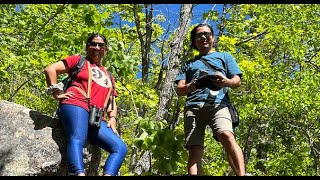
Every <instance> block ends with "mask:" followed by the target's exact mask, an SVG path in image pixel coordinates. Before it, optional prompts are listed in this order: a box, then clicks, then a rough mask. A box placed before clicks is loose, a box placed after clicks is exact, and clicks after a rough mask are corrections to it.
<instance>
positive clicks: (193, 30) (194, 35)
mask: <svg viewBox="0 0 320 180" xmlns="http://www.w3.org/2000/svg"><path fill="white" fill-rule="evenodd" d="M203 26H207V27H208V28H209V29H210V31H211V32H212V36H214V32H213V29H212V26H210V25H209V24H198V25H196V26H195V27H194V28H193V29H192V30H191V33H190V39H191V44H190V48H191V49H195V50H198V48H197V46H196V45H195V38H196V32H197V29H198V27H203Z"/></svg>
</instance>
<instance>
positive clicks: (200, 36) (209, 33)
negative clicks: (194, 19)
mask: <svg viewBox="0 0 320 180" xmlns="http://www.w3.org/2000/svg"><path fill="white" fill-rule="evenodd" d="M211 35H212V32H201V33H197V34H196V39H200V38H202V36H204V37H205V38H209V37H210V36H211Z"/></svg>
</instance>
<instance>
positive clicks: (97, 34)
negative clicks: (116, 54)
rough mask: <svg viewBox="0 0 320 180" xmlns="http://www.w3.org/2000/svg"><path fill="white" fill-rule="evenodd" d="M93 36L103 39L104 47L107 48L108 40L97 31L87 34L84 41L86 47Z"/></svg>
mask: <svg viewBox="0 0 320 180" xmlns="http://www.w3.org/2000/svg"><path fill="white" fill-rule="evenodd" d="M95 37H101V39H102V40H103V42H104V43H106V48H107V49H108V42H107V39H106V37H104V35H102V34H99V33H92V34H90V35H89V37H88V39H87V42H86V48H87V47H88V44H89V43H90V42H91V41H92V39H93V38H95Z"/></svg>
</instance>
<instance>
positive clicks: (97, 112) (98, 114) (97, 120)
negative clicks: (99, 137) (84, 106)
mask: <svg viewBox="0 0 320 180" xmlns="http://www.w3.org/2000/svg"><path fill="white" fill-rule="evenodd" d="M102 114H103V109H99V108H97V107H96V106H92V107H91V108H90V114H89V124H90V125H91V126H94V127H97V128H100V124H101V118H102Z"/></svg>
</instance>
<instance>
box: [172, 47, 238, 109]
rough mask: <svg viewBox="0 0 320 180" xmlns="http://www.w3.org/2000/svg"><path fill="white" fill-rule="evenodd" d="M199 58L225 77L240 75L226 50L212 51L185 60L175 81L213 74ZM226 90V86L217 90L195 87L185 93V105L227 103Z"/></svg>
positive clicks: (188, 80)
mask: <svg viewBox="0 0 320 180" xmlns="http://www.w3.org/2000/svg"><path fill="white" fill-rule="evenodd" d="M200 59H203V60H204V61H207V62H208V63H209V64H210V65H211V66H212V67H213V68H214V69H215V71H220V72H222V73H223V74H224V75H225V76H226V77H227V78H232V77H233V76H234V75H238V76H240V78H241V77H242V72H241V70H240V68H239V66H238V64H237V62H236V61H235V59H234V57H233V56H232V55H231V54H229V53H226V52H212V53H210V54H207V55H204V56H197V57H195V58H194V59H193V60H190V61H187V62H186V63H185V64H184V65H183V66H182V67H181V69H180V71H179V73H178V75H177V77H176V80H175V83H178V82H179V81H180V80H186V83H189V82H191V81H192V80H193V79H195V78H199V77H201V76H202V75H205V74H213V73H214V70H212V69H211V68H210V67H208V66H206V65H205V64H204V63H203V62H202V61H201V60H200ZM227 92H228V87H223V88H220V89H219V90H217V91H213V90H210V89H209V88H204V89H197V90H196V91H194V92H192V93H189V94H188V95H187V99H186V105H185V106H186V107H188V106H191V105H197V104H209V105H215V104H229V99H228V97H227V96H226V93H227Z"/></svg>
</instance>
